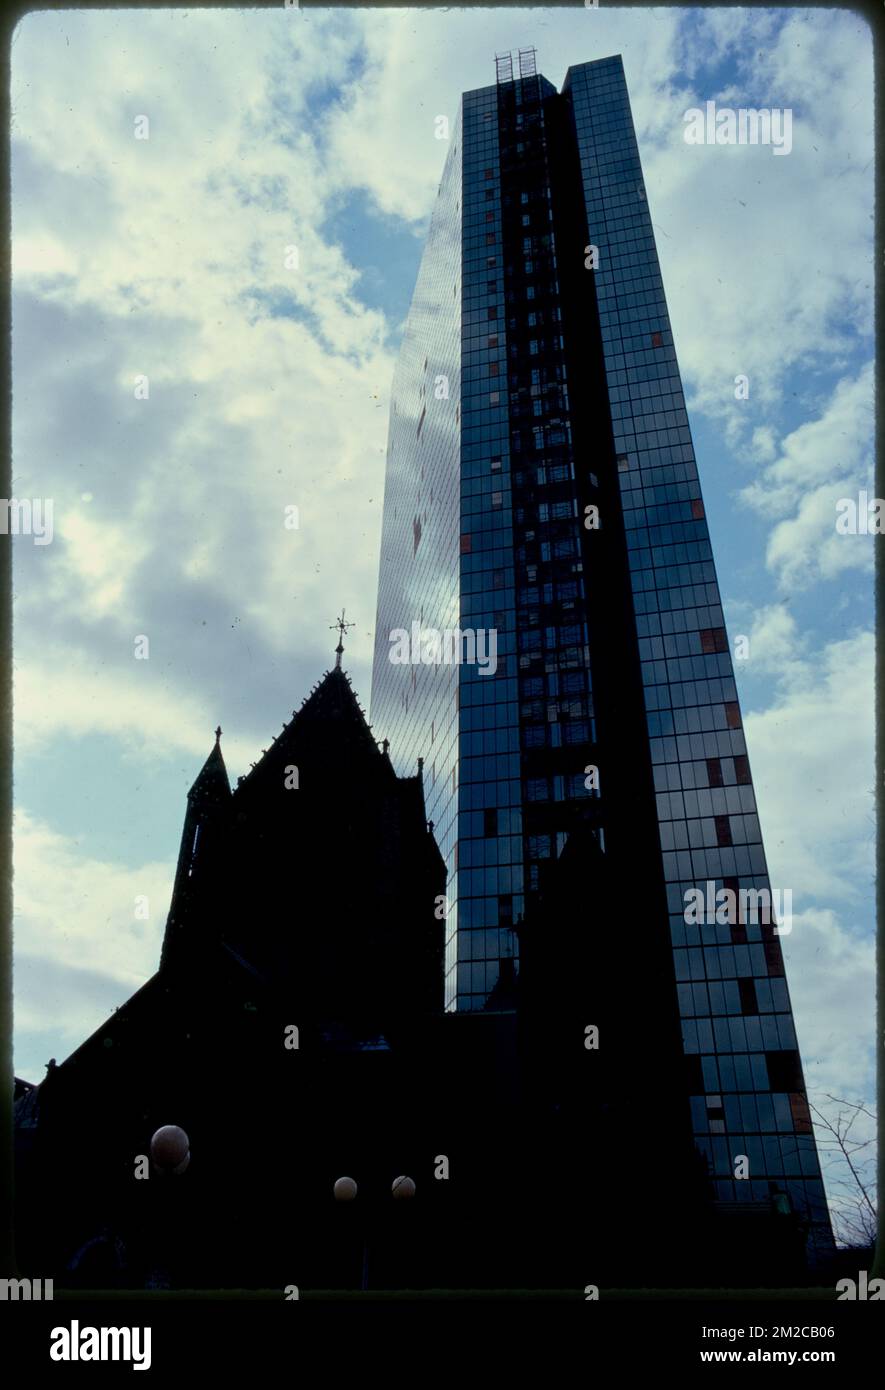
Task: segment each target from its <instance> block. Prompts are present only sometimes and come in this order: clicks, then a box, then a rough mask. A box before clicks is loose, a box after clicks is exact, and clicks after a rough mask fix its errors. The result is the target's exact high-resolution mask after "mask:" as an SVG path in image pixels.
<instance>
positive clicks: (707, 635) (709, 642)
mask: <svg viewBox="0 0 885 1390" xmlns="http://www.w3.org/2000/svg"><path fill="white" fill-rule="evenodd" d="M727 648H728V638H727V637H726V635H725V628H724V627H703V628H701V651H702V652H724V651H726V650H727Z"/></svg>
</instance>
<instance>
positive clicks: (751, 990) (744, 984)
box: [738, 979, 759, 1014]
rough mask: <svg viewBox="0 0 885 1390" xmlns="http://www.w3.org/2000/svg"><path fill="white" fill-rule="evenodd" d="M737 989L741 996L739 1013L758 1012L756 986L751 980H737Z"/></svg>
mask: <svg viewBox="0 0 885 1390" xmlns="http://www.w3.org/2000/svg"><path fill="white" fill-rule="evenodd" d="M738 990H739V991H740V996H741V1013H742V1014H758V1012H759V1005H758V1004H757V1003H756V986H755V985H754V983H753V981H752V980H749V979H741V980H738Z"/></svg>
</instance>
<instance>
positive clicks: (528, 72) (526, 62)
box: [519, 48, 538, 77]
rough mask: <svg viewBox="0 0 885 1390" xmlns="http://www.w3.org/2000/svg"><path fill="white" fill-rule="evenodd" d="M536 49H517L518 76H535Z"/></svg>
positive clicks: (536, 72)
mask: <svg viewBox="0 0 885 1390" xmlns="http://www.w3.org/2000/svg"><path fill="white" fill-rule="evenodd" d="M536 58H537V50H536V49H534V48H521V49H520V50H519V75H520V77H537V75H538V67H537V64H536V62H535V59H536Z"/></svg>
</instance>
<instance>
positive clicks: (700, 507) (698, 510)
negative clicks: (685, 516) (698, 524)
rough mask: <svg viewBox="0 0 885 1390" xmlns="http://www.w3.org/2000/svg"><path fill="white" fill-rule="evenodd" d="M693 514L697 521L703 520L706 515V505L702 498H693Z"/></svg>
mask: <svg viewBox="0 0 885 1390" xmlns="http://www.w3.org/2000/svg"><path fill="white" fill-rule="evenodd" d="M691 514H692V516H693V517H694V519H695V521H701V520H702V518H703V515H704V504H703V502H702V501H701V499H700V497H694V498H692V503H691Z"/></svg>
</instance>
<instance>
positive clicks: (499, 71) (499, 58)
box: [495, 53, 513, 86]
mask: <svg viewBox="0 0 885 1390" xmlns="http://www.w3.org/2000/svg"><path fill="white" fill-rule="evenodd" d="M495 76H496V77H497V80H498V84H499V86H500V84H501V83H502V82H512V81H513V54H512V53H496V54H495Z"/></svg>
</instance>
